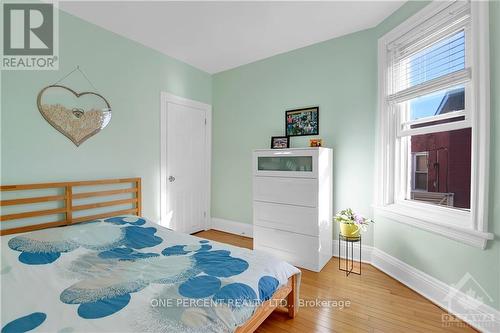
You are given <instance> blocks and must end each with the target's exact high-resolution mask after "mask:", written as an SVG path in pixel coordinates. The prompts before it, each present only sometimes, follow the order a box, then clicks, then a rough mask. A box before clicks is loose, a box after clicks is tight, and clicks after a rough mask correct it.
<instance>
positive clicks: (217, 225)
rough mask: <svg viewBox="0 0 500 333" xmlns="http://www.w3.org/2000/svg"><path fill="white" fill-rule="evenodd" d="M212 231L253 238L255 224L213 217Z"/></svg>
mask: <svg viewBox="0 0 500 333" xmlns="http://www.w3.org/2000/svg"><path fill="white" fill-rule="evenodd" d="M211 227H212V229H215V230H220V231H224V232H228V233H230V234H235V235H240V236H245V237H253V224H250V223H243V222H237V221H231V220H226V219H220V218H218V217H212V223H211Z"/></svg>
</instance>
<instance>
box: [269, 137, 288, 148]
mask: <svg viewBox="0 0 500 333" xmlns="http://www.w3.org/2000/svg"><path fill="white" fill-rule="evenodd" d="M285 148H290V139H289V138H288V137H287V136H273V137H271V149H285Z"/></svg>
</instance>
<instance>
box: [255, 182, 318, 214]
mask: <svg viewBox="0 0 500 333" xmlns="http://www.w3.org/2000/svg"><path fill="white" fill-rule="evenodd" d="M253 191H254V200H256V201H264V202H272V203H283V204H289V205H300V206H309V207H317V205H318V181H317V179H306V178H286V177H255V178H254V188H253Z"/></svg>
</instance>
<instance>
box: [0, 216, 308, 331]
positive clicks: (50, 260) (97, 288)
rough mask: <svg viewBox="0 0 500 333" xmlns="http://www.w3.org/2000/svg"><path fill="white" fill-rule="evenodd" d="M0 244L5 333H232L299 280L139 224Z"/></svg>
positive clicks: (89, 226) (131, 220)
mask: <svg viewBox="0 0 500 333" xmlns="http://www.w3.org/2000/svg"><path fill="white" fill-rule="evenodd" d="M1 240H2V244H1V246H2V261H1V265H2V266H1V274H0V277H1V291H2V295H1V305H2V307H1V320H2V333H4V332H25V331H28V330H31V329H34V330H35V331H40V332H60V333H70V332H232V331H234V330H235V329H236V328H237V327H238V326H240V325H242V324H244V323H245V321H247V320H248V319H249V318H250V317H251V316H252V314H253V312H254V310H255V307H256V306H257V305H258V304H259V303H260V302H262V301H264V300H267V299H269V298H270V297H271V296H272V294H273V293H274V291H275V290H276V289H277V288H279V287H280V286H282V285H284V284H286V282H287V280H288V278H289V277H290V276H292V275H294V274H299V273H300V271H299V270H298V269H297V268H295V267H293V266H291V265H289V264H287V263H285V262H282V261H279V260H277V259H274V258H272V257H270V256H269V255H267V254H264V253H259V252H254V251H251V250H247V249H243V248H238V247H234V246H229V245H226V244H221V243H217V242H212V241H208V240H204V239H201V238H198V237H194V236H190V235H186V234H182V233H178V232H174V231H171V230H169V229H166V228H163V227H160V226H158V225H156V224H154V223H151V222H148V221H146V220H145V219H143V218H139V217H136V216H121V217H113V218H108V219H104V220H98V221H94V222H88V223H81V224H77V225H73V226H68V227H61V228H53V229H45V230H39V231H34V232H29V233H24V234H18V235H9V236H2V237H1Z"/></svg>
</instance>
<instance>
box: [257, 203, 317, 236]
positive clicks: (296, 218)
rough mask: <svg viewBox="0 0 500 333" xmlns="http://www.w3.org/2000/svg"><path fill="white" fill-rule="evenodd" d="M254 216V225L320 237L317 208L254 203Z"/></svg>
mask: <svg viewBox="0 0 500 333" xmlns="http://www.w3.org/2000/svg"><path fill="white" fill-rule="evenodd" d="M253 216H254V224H255V225H258V226H261V227H267V228H274V229H280V230H285V231H291V232H296V233H299V234H305V235H310V236H318V235H319V227H318V210H317V209H316V208H312V207H304V206H292V205H284V204H276V203H269V202H262V201H254V204H253Z"/></svg>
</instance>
